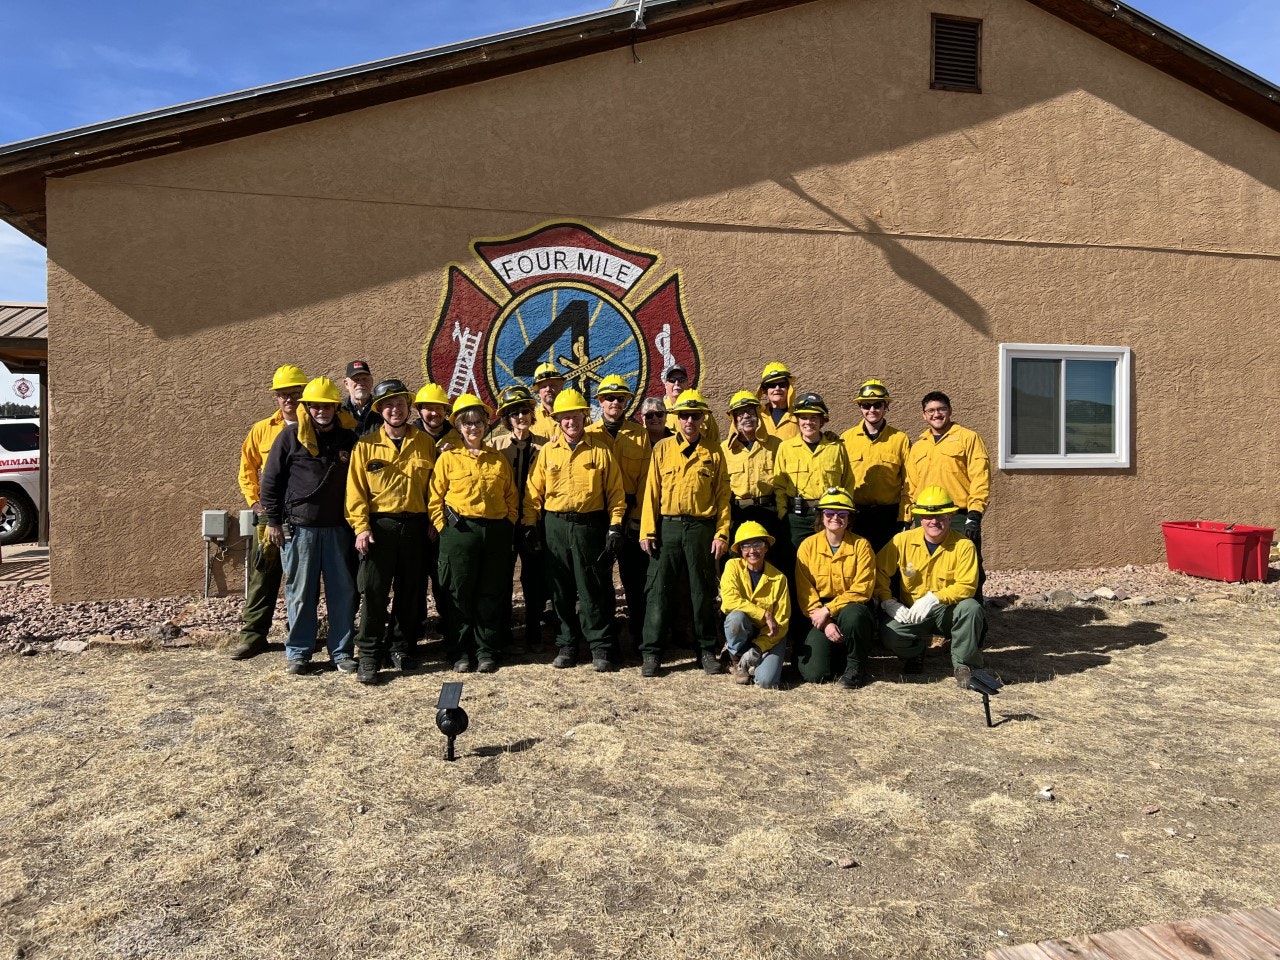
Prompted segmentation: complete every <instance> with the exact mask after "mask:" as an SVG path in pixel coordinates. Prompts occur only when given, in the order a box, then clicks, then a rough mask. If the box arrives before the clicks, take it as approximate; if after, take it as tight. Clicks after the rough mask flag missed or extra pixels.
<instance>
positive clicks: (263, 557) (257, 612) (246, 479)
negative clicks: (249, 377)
mask: <svg viewBox="0 0 1280 960" xmlns="http://www.w3.org/2000/svg"><path fill="white" fill-rule="evenodd" d="M306 385H307V375H306V374H305V373H303V372H302V371H301V370H300V369H298V368H297V367H295V366H294V365H293V364H291V363H286V364H285V365H284V366H282V367H277V368H276V372H275V374H274V375H273V376H272V378H271V390H272V392H273V393H274V394H275V400H276V411H275V413H273V414H271V416H269V417H267V418H266V419H265V420H259V421H258V422H257V423H255V424H254V425H253V426H252V427H250V428H249V435H248V436H247V437H245V438H244V444H243V445H242V446H241V447H240V492H241V493H243V494H244V499H245V502H246V503H247V504H248V505H249V506H250V508H251V509H252V510H253V522H254V534H255V535H254V545H253V555H252V556H251V557H250V561H249V583H248V585H247V586H246V587H245V597H244V608H243V609H242V610H241V612H240V637H239V639H238V640H236V642H235V644H233V645H232V647H231V649H230V650H229V651H227V652H228V654H229V655H230V657H231V659H232V660H244V659H246V658H248V657H252V656H253V655H254V654H255V653H261V652H262V651H264V650H266V649H267V633H268V632H270V630H271V617H272V615H273V614H274V613H275V609H276V599H277V598H278V597H279V596H280V581H281V580H282V579H283V577H284V568H283V567H282V566H281V564H280V550H279V549H278V548H277V547H276V546H275V544H273V543H271V541H269V540H268V539H267V537H266V530H267V520H266V510H265V508H264V507H263V506H262V486H261V478H262V468H263V467H264V466H266V463H267V455H268V454H269V453H271V445H272V444H273V443H275V440H276V437H278V436H279V435H280V431H281V430H283V429H284V428H285V425H286V424H295V423H297V422H298V403H299V401H301V400H302V390H303V388H304V387H305V386H306Z"/></svg>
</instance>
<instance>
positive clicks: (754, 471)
mask: <svg viewBox="0 0 1280 960" xmlns="http://www.w3.org/2000/svg"><path fill="white" fill-rule="evenodd" d="M729 417H730V419H731V420H732V426H733V428H732V430H730V432H729V439H727V440H725V442H724V443H722V444H721V445H720V449H721V450H722V451H723V452H724V460H725V464H726V465H727V466H728V470H729V493H730V496H731V500H730V502H729V517H730V526H729V535H730V537H732V538H734V540H735V542H736V531H737V529H738V526H739V525H740V524H742V523H744V522H746V521H748V520H753V521H755V522H756V523H759V524H761V525H763V526H764V528H765V529H766V530H768V531H769V534H770V540H769V546H773V544H774V543H775V542H777V539H778V537H779V536H780V535H783V531H782V529H781V527H782V521H781V520H780V519H779V517H778V510H777V499H776V498H775V496H774V492H773V467H774V459H775V458H776V457H777V455H778V445H779V443H780V442H781V441H779V440H778V438H777V437H772V436H769V435H767V434H761V433H760V398H759V397H757V396H756V395H755V394H754V393H752V392H751V391H750V390H739V391H738V392H737V393H735V394H734V395H733V398H732V399H731V400H730V401H729Z"/></svg>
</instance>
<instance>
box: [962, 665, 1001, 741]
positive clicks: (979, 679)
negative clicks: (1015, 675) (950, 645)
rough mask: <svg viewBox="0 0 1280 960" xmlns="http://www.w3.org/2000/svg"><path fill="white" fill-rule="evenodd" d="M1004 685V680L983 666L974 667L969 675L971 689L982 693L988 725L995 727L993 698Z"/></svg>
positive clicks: (983, 707)
mask: <svg viewBox="0 0 1280 960" xmlns="http://www.w3.org/2000/svg"><path fill="white" fill-rule="evenodd" d="M1003 686H1004V681H1003V680H1001V679H1000V678H999V677H997V676H996V675H995V674H994V673H992V672H991V671H990V670H984V669H982V668H981V667H977V668H975V669H974V671H973V673H972V675H971V676H970V677H969V689H970V690H972V691H974V692H975V693H980V694H982V709H983V710H984V711H985V712H986V714H987V726H988V727H994V726H995V724H994V723H992V722H991V698H992V697H994V696H995V695H996V694H998V693H999V692H1000V688H1001V687H1003Z"/></svg>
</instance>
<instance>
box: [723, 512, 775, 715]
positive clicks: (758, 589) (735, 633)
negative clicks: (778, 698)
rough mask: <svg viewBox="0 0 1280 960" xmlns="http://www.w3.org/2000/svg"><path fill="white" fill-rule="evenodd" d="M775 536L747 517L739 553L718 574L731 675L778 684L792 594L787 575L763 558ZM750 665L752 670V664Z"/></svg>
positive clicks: (737, 547)
mask: <svg viewBox="0 0 1280 960" xmlns="http://www.w3.org/2000/svg"><path fill="white" fill-rule="evenodd" d="M773 544H774V538H773V537H772V536H770V534H769V531H768V530H766V529H765V528H764V526H763V525H762V524H759V523H756V522H755V521H754V520H747V521H745V522H744V523H743V524H742V525H741V526H739V527H738V534H737V536H736V537H735V538H734V541H733V552H734V553H736V554H738V555H739V556H740V557H741V559H737V558H735V559H733V560H730V561H729V562H728V563H726V564H725V565H724V573H723V574H721V575H720V609H721V610H723V611H724V612H725V618H724V639H725V646H727V647H728V648H729V656H730V658H731V659H732V660H733V679H734V681H736V682H737V683H742V684H748V683H751V675H752V673H753V672H754V674H755V683H756V686H757V687H764V688H765V689H766V690H777V689H778V684H779V682H780V681H781V679H782V661H783V657H784V655H785V654H786V652H787V640H786V637H787V627H788V626H789V625H790V622H791V600H790V599H789V598H788V596H787V578H786V577H784V576H783V575H782V574H781V573H779V572H778V569H777V567H775V566H773V564H771V563H766V562H765V554H767V553H768V552H769V548H770V547H772V546H773ZM753 668H754V670H753Z"/></svg>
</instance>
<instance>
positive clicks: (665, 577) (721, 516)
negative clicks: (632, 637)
mask: <svg viewBox="0 0 1280 960" xmlns="http://www.w3.org/2000/svg"><path fill="white" fill-rule="evenodd" d="M675 413H676V417H677V422H678V423H679V426H680V432H679V434H677V435H676V436H674V437H667V438H666V439H665V440H660V441H658V444H657V446H655V447H654V448H653V461H652V463H650V465H649V478H648V480H647V481H646V482H645V489H644V500H643V501H642V507H643V509H642V512H641V514H640V546H641V548H642V549H643V550H644V552H645V553H647V554H648V555H649V559H650V565H649V579H648V583H647V584H646V588H645V592H646V594H647V596H648V603H649V607H648V610H647V611H646V613H645V620H644V644H643V646H642V647H641V654H642V657H643V663H642V666H641V668H640V673H641V676H645V677H656V676H657V675H658V671H659V670H660V669H661V666H662V664H661V659H660V654H661V643H662V636H663V633H664V632H665V630H666V626H667V606H668V603H669V601H670V597H671V594H672V591H673V590H674V589H675V585H676V582H677V578H679V577H682V576H683V577H687V578H688V583H689V599H690V603H691V604H692V608H693V621H694V622H693V627H694V635H695V637H696V639H697V642H698V646H699V648H700V649H701V650H702V669H703V671H704V672H705V673H708V674H716V673H720V671H721V665H720V658H719V656H717V654H716V646H717V645H718V644H717V637H716V634H717V630H716V564H717V563H718V562H719V560H720V558H721V557H723V556H724V555H725V553H726V552H727V551H728V549H729V471H728V469H727V468H726V466H725V462H724V453H723V452H722V451H721V450H720V446H719V444H712V443H710V442H709V441H708V438H706V437H704V436H703V435H702V424H703V422H704V421H706V420H708V419H710V413H711V409H710V407H708V406H707V402H706V401H705V400H704V399H702V394H700V393H699V392H698V391H697V390H686V391H685V392H684V393H682V394H680V397H679V399H677V400H676V402H675Z"/></svg>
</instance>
